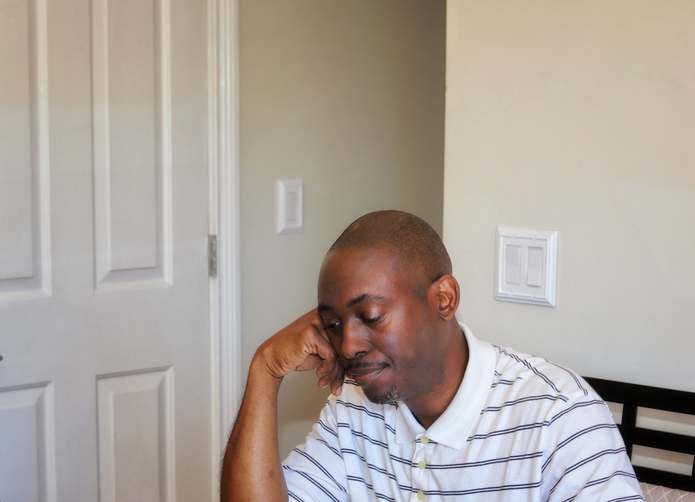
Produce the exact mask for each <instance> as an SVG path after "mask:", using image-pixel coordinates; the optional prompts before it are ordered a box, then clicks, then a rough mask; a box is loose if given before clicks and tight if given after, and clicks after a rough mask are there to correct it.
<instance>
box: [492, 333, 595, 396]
mask: <svg viewBox="0 0 695 502" xmlns="http://www.w3.org/2000/svg"><path fill="white" fill-rule="evenodd" d="M495 350H496V353H497V362H496V365H495V376H494V380H493V388H499V389H507V390H511V389H514V390H515V392H518V393H522V394H523V393H529V394H537V393H541V394H550V395H555V396H565V397H566V398H568V399H569V398H570V397H575V398H577V397H581V396H585V397H588V396H592V397H594V396H596V394H595V392H594V391H593V389H592V388H591V386H589V384H588V383H586V381H584V379H583V378H582V377H581V376H579V375H578V374H577V373H576V372H574V371H572V370H571V369H569V368H567V367H565V366H562V365H560V364H557V363H554V362H551V361H548V360H547V359H544V358H541V357H536V356H533V355H530V354H525V353H523V352H518V351H515V350H513V349H510V348H508V347H499V346H495Z"/></svg>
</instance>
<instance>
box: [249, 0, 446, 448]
mask: <svg viewBox="0 0 695 502" xmlns="http://www.w3.org/2000/svg"><path fill="white" fill-rule="evenodd" d="M445 9H446V5H445V0H437V1H428V2H421V1H419V0H380V1H378V2H375V1H373V0H350V1H327V0H241V2H240V37H241V39H240V50H241V58H240V64H241V67H240V73H241V89H240V95H241V190H242V194H241V196H242V200H241V204H242V207H241V212H242V217H241V218H242V221H241V238H242V244H241V247H242V249H241V267H242V285H241V287H242V316H243V318H242V330H243V334H242V336H243V360H244V368H243V370H242V371H243V372H244V374H245V373H246V371H247V369H248V364H249V362H250V360H251V357H252V356H253V354H254V352H255V350H256V348H257V347H258V345H260V343H261V342H262V341H263V340H265V339H266V338H267V337H269V336H270V335H272V334H273V333H275V332H276V331H277V330H279V329H280V328H282V327H283V326H285V325H286V324H288V323H289V322H291V321H293V320H294V319H295V318H297V317H298V316H299V315H301V314H303V313H304V312H306V311H307V310H309V309H311V308H313V307H314V306H315V305H316V280H317V276H318V269H319V266H320V264H321V260H322V259H323V255H324V254H325V252H326V251H327V249H328V247H329V246H330V244H331V243H332V242H333V241H334V240H335V239H336V238H337V237H338V235H339V234H340V232H341V231H342V230H343V229H344V227H345V226H347V225H348V224H349V223H350V222H351V221H353V220H354V219H356V218H357V217H359V216H361V215H362V214H364V213H367V212H369V211H374V210H378V209H387V208H395V209H404V210H407V211H411V212H413V213H416V214H418V215H420V216H421V217H423V218H424V219H425V220H427V221H428V222H429V223H430V224H432V225H433V226H434V227H435V228H436V229H438V230H441V222H442V184H443V166H444V62H445V60H444V49H445V22H446V17H445V16H446V13H445ZM279 178H302V179H304V183H305V185H304V190H305V220H304V224H305V231H304V233H303V234H299V235H278V234H277V233H276V232H275V210H276V209H275V180H276V179H279ZM315 388H316V379H315V377H314V375H313V374H303V375H291V376H289V377H287V378H286V379H285V382H284V383H283V386H282V389H281V396H280V433H281V434H280V436H281V437H280V440H281V443H280V451H281V454H282V455H285V454H286V453H288V452H289V450H290V448H291V447H292V446H294V445H295V444H297V443H299V442H303V439H304V436H305V434H306V432H308V430H309V428H310V425H311V423H313V422H314V421H315V420H316V419H317V418H318V413H319V410H320V408H321V407H322V405H323V403H324V401H325V396H326V393H325V392H319V391H316V390H314V389H315Z"/></svg>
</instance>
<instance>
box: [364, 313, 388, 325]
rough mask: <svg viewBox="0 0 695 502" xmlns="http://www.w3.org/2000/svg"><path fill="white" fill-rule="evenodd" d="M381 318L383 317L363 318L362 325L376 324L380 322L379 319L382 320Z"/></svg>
mask: <svg viewBox="0 0 695 502" xmlns="http://www.w3.org/2000/svg"><path fill="white" fill-rule="evenodd" d="M383 317H384V316H382V315H380V316H376V317H363V318H362V321H363V322H364V323H366V324H376V323H378V322H379V321H381V319H382V318H383Z"/></svg>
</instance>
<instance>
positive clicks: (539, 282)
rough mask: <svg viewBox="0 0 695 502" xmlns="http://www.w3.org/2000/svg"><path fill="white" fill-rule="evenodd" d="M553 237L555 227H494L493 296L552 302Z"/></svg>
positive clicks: (554, 271)
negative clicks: (531, 228)
mask: <svg viewBox="0 0 695 502" xmlns="http://www.w3.org/2000/svg"><path fill="white" fill-rule="evenodd" d="M557 237H558V233H557V231H544V230H522V229H517V228H502V227H500V228H498V229H497V260H496V263H497V267H496V273H495V298H496V299H497V300H501V301H505V302H519V303H530V304H533V305H544V306H546V307H554V306H555V304H556V292H557Z"/></svg>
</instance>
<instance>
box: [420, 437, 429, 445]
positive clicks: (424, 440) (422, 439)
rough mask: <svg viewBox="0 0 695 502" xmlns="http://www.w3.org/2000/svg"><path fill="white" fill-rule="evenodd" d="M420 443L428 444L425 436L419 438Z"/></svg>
mask: <svg viewBox="0 0 695 502" xmlns="http://www.w3.org/2000/svg"><path fill="white" fill-rule="evenodd" d="M420 442H421V443H422V444H427V443H429V442H430V438H426V437H425V436H422V437H421V438H420Z"/></svg>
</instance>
